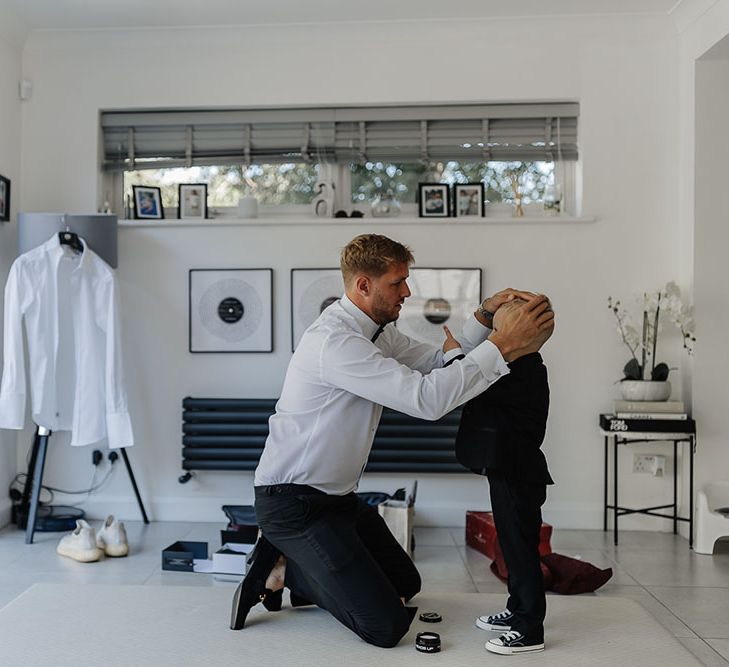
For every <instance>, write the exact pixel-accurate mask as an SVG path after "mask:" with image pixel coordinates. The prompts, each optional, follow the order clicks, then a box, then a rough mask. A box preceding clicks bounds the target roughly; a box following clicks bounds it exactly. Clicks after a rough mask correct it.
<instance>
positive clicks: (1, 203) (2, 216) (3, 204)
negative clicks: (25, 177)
mask: <svg viewBox="0 0 729 667" xmlns="http://www.w3.org/2000/svg"><path fill="white" fill-rule="evenodd" d="M8 220H10V179H9V178H5V176H0V222H8Z"/></svg>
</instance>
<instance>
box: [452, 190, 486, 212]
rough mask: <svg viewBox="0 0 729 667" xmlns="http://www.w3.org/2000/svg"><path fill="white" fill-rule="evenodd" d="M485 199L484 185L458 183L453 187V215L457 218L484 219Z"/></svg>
mask: <svg viewBox="0 0 729 667" xmlns="http://www.w3.org/2000/svg"><path fill="white" fill-rule="evenodd" d="M485 199H486V191H485V189H484V186H483V183H456V184H455V185H454V186H453V214H454V215H455V216H456V217H457V218H483V216H484V210H485V207H484V200H485Z"/></svg>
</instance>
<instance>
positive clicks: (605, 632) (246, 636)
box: [0, 584, 700, 667]
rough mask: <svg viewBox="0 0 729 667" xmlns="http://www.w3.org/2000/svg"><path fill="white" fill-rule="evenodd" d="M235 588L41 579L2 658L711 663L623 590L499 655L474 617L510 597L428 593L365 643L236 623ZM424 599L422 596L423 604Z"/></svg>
mask: <svg viewBox="0 0 729 667" xmlns="http://www.w3.org/2000/svg"><path fill="white" fill-rule="evenodd" d="M233 590H234V588H233V587H232V586H231V587H227V586H226V587H217V586H214V587H210V588H206V587H199V586H194V587H187V586H168V587H165V586H106V585H68V584H58V585H55V584H36V585H35V586H33V587H32V588H30V589H28V590H27V591H26V592H25V593H23V594H22V595H20V596H19V597H18V598H16V599H15V600H13V601H12V602H11V603H10V604H9V605H7V606H6V607H4V608H3V609H2V610H0V664H2V665H13V664H14V665H22V666H23V667H36V666H37V667H50V666H51V665H53V666H54V667H92V666H93V667H99V666H100V665H105V666H109V667H116V666H117V665H118V666H120V667H121V666H124V667H131V666H135V667H136V666H145V667H146V666H147V665H149V666H154V667H168V666H169V667H187V666H188V665H196V666H197V665H215V666H216V667H228V666H230V667H232V666H235V667H241V666H245V665H251V666H255V667H259V666H261V667H264V666H265V667H267V666H269V665H270V666H274V665H275V666H276V667H280V666H282V665H296V666H299V665H302V666H303V665H317V666H322V665H336V666H348V665H377V666H378V667H384V666H387V665H425V664H426V663H427V665H436V664H437V665H484V664H486V663H489V664H496V663H509V665H527V664H528V665H530V666H537V665H539V666H542V665H554V666H559V667H565V666H566V665H580V666H582V667H590V666H593V665H595V666H597V665H600V666H603V665H604V666H605V667H608V666H609V667H614V666H615V665H625V666H627V665H646V666H647V665H661V667H669V666H671V665H676V666H677V667H678V666H681V667H686V666H688V665H697V664H700V663H698V662H696V660H695V659H694V658H693V656H692V655H691V654H690V653H689V652H688V651H687V650H686V649H685V648H684V647H683V646H682V645H681V644H680V643H679V642H678V640H676V639H674V638H673V637H672V636H671V635H670V634H669V633H668V632H667V631H666V630H665V629H664V628H663V627H662V626H661V625H660V624H659V623H658V622H657V621H656V620H654V619H653V617H652V616H650V614H648V612H646V611H645V610H644V609H643V608H642V607H640V606H639V605H638V604H637V603H635V602H633V601H631V600H626V599H623V598H587V597H580V598H577V597H555V596H549V598H548V612H547V624H546V650H545V651H544V652H543V653H536V654H532V655H526V656H509V657H505V656H499V655H493V654H490V653H487V652H486V650H485V649H484V643H485V641H486V640H487V639H489V638H490V637H492V636H494V634H493V633H489V632H484V631H482V630H479V629H478V628H476V627H474V624H473V621H474V618H475V617H476V616H478V615H480V614H483V613H485V612H490V611H498V610H499V609H501V606H502V605H503V604H504V596H502V595H491V594H484V593H465V594H464V593H454V594H453V595H447V594H443V593H438V594H428V593H427V592H426V593H421V594H420V595H419V596H418V597H417V598H416V600H417V603H418V605H419V607H420V611H437V612H439V613H440V614H441V615H442V616H443V622H441V623H439V624H426V623H423V622H420V621H417V620H416V621H415V622H414V623H413V625H412V627H411V629H410V633H409V634H408V635H407V636H406V637H405V638H404V639H403V640H402V642H401V643H400V645H398V646H397V647H395V648H394V649H380V648H375V647H373V646H369V645H368V644H365V643H364V642H362V641H361V640H360V639H359V638H358V637H357V636H356V635H354V634H353V633H351V632H350V631H349V630H347V629H346V628H344V627H343V626H341V625H340V624H339V623H338V622H337V621H335V620H334V619H333V618H332V617H331V616H330V615H329V614H327V613H326V612H323V611H322V610H320V609H316V608H311V607H309V608H297V609H291V608H290V607H288V606H287V605H286V603H284V604H285V606H284V608H283V609H282V610H281V611H280V612H277V613H270V612H266V611H265V610H264V609H263V608H262V607H261V605H258V607H257V608H256V609H254V610H253V611H252V613H251V615H250V616H249V621H248V623H247V625H246V628H245V629H243V630H241V631H239V632H233V631H231V630H229V629H228V616H229V611H230V601H231V596H232V593H233ZM416 600H414V601H413V602H415V601H416ZM424 630H432V631H436V632H439V633H440V635H441V637H442V641H443V650H442V652H441V653H439V654H429V655H425V654H421V653H418V652H417V651H416V650H415V648H414V640H415V634H416V633H417V632H421V631H424Z"/></svg>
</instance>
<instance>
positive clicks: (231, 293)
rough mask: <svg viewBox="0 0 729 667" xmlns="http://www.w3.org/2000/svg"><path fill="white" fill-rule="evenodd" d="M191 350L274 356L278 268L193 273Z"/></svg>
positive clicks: (190, 289)
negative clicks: (263, 353)
mask: <svg viewBox="0 0 729 667" xmlns="http://www.w3.org/2000/svg"><path fill="white" fill-rule="evenodd" d="M188 295H189V297H188V351H189V352H190V353H191V354H198V353H220V354H224V353H229V354H230V353H249V352H252V353H260V352H273V269H269V268H265V269H248V268H246V269H190V271H189V277H188Z"/></svg>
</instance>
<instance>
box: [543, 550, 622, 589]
mask: <svg viewBox="0 0 729 667" xmlns="http://www.w3.org/2000/svg"><path fill="white" fill-rule="evenodd" d="M545 565H546V566H547V568H548V569H549V573H550V575H551V579H552V581H551V585H550V586H547V590H550V591H554V592H555V593H562V594H563V595H576V594H578V593H592V591H596V590H597V589H598V588H600V586H602V585H603V584H604V583H605V582H606V581H607V580H608V579H610V577H612V576H613V569H612V568H611V567H608V568H606V569H604V570H601V569H600V568H599V567H595V566H594V565H593V564H592V563H586V562H585V561H583V560H578V559H577V558H570V557H569V556H563V555H562V554H547V555H546V556H542V569H544V566H545ZM545 583H546V579H545Z"/></svg>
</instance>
